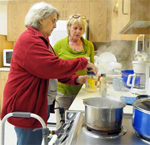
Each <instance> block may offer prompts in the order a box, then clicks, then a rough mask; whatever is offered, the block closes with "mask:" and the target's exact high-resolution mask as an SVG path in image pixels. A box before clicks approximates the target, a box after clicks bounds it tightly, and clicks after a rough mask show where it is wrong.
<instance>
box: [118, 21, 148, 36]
mask: <svg viewBox="0 0 150 145" xmlns="http://www.w3.org/2000/svg"><path fill="white" fill-rule="evenodd" d="M120 33H121V34H150V21H132V22H129V23H128V25H126V26H125V27H124V29H122V30H121V31H120Z"/></svg>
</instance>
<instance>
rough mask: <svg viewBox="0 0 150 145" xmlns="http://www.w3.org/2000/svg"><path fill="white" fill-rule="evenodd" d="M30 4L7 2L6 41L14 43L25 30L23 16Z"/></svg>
mask: <svg viewBox="0 0 150 145" xmlns="http://www.w3.org/2000/svg"><path fill="white" fill-rule="evenodd" d="M31 5H32V3H25V2H9V3H8V26H7V30H8V32H7V33H8V35H7V40H8V41H16V40H17V39H18V37H19V36H20V34H21V33H22V32H23V31H24V30H25V29H26V28H25V23H24V21H25V16H26V14H27V12H28V10H29V8H30V7H31Z"/></svg>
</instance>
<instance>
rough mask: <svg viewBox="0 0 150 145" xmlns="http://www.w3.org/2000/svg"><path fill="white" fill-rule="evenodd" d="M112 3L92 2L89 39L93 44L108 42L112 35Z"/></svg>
mask: <svg viewBox="0 0 150 145" xmlns="http://www.w3.org/2000/svg"><path fill="white" fill-rule="evenodd" d="M110 4H111V3H110V1H107V0H106V1H95V2H90V18H89V32H90V33H89V39H90V41H92V42H108V41H110V34H111V23H110V22H111V11H110V10H111V9H110V8H111V7H110Z"/></svg>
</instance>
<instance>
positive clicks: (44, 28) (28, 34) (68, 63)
mask: <svg viewBox="0 0 150 145" xmlns="http://www.w3.org/2000/svg"><path fill="white" fill-rule="evenodd" d="M58 18H59V12H58V11H57V9H56V8H54V7H53V6H51V5H50V4H47V3H44V2H40V3H37V4H35V5H33V6H32V7H31V9H30V10H29V12H28V13H27V15H26V18H25V25H26V27H27V30H25V31H24V32H23V33H22V34H21V36H20V37H19V38H18V40H17V42H16V44H15V48H14V51H13V56H12V60H11V67H10V73H9V76H8V81H7V83H6V85H5V89H4V95H3V107H2V113H1V119H2V118H3V117H4V116H5V115H6V114H8V113H10V112H16V111H19V112H32V113H35V114H37V115H39V116H40V117H42V119H43V120H44V121H45V123H47V110H48V99H47V93H48V84H49V79H59V81H61V82H65V83H67V84H72V85H77V84H80V83H84V81H85V77H80V76H78V75H76V74H74V73H75V72H76V71H78V70H82V69H87V68H88V67H93V68H94V69H95V71H96V68H95V66H94V65H93V64H91V63H88V61H87V59H85V58H83V57H81V58H77V59H74V60H63V59H59V58H58V57H57V56H56V55H55V52H54V50H53V48H52V47H51V46H50V44H49V39H48V37H49V36H50V35H51V33H52V31H53V29H54V28H55V27H56V21H57V19H58ZM64 68H65V69H64ZM50 85H52V84H50ZM8 121H9V123H11V124H12V125H14V126H15V131H16V134H17V145H33V144H34V145H40V144H41V142H42V131H41V130H38V131H33V129H35V128H40V127H41V125H40V123H39V122H38V121H37V120H35V119H32V118H14V117H11V118H9V119H8Z"/></svg>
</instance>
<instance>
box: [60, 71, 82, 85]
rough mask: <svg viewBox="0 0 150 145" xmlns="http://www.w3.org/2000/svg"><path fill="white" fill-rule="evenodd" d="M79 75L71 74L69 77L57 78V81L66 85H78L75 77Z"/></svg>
mask: <svg viewBox="0 0 150 145" xmlns="http://www.w3.org/2000/svg"><path fill="white" fill-rule="evenodd" d="M78 76H79V75H76V74H75V75H72V76H71V77H67V78H63V79H58V81H59V82H61V83H64V84H68V85H74V86H76V85H79V84H76V83H75V79H76V78H77V77H78Z"/></svg>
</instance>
